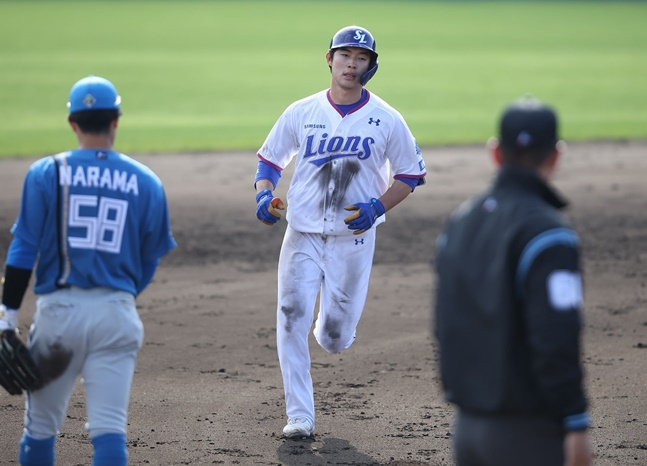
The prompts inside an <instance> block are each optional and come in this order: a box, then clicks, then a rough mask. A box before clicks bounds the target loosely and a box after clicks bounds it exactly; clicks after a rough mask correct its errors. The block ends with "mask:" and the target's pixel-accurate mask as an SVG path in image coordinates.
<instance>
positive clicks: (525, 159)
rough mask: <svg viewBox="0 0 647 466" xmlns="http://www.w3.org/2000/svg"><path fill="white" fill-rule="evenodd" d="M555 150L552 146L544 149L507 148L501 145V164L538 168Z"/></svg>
mask: <svg viewBox="0 0 647 466" xmlns="http://www.w3.org/2000/svg"><path fill="white" fill-rule="evenodd" d="M555 150H556V147H555V146H554V145H553V146H544V147H533V148H530V147H525V148H522V147H508V146H506V145H504V144H501V154H502V156H503V163H507V164H511V165H520V166H524V167H530V168H537V167H540V166H541V165H542V164H543V163H544V162H545V161H546V159H548V158H549V157H550V156H551V155H552V154H553V153H554V152H555Z"/></svg>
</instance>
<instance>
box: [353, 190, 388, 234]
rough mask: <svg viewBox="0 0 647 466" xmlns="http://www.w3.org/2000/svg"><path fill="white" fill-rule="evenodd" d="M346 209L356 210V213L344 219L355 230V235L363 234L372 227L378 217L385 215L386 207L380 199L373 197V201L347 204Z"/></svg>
mask: <svg viewBox="0 0 647 466" xmlns="http://www.w3.org/2000/svg"><path fill="white" fill-rule="evenodd" d="M344 210H354V211H355V213H354V214H352V215H349V216H348V217H346V218H345V219H344V223H345V224H346V225H348V228H349V229H350V230H355V231H353V234H354V235H361V234H362V233H364V232H365V231H366V230H368V229H369V228H371V227H372V226H373V224H374V223H375V220H377V218H378V217H380V216H382V215H384V212H386V209H385V208H384V204H382V202H380V201H379V200H378V199H375V198H373V199H371V202H368V203H365V202H360V203H358V204H354V205H347V206H346V207H344Z"/></svg>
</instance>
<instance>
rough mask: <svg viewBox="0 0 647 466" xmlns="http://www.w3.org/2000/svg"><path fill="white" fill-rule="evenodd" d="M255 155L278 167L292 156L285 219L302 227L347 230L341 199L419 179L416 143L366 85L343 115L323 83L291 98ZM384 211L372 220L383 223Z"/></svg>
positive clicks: (364, 197) (364, 198)
mask: <svg viewBox="0 0 647 466" xmlns="http://www.w3.org/2000/svg"><path fill="white" fill-rule="evenodd" d="M259 155H260V156H261V157H262V158H264V159H265V160H266V161H267V162H269V163H271V164H273V165H275V166H277V167H278V168H280V169H283V168H285V167H286V166H287V165H288V164H289V163H290V161H291V160H292V158H293V157H295V156H296V165H295V168H294V175H293V177H292V182H291V184H290V188H289V190H288V194H287V201H288V210H287V214H286V218H287V221H288V223H289V224H290V226H291V227H292V228H293V229H295V230H297V231H301V232H305V233H320V234H324V235H342V234H343V235H346V234H351V235H352V234H353V231H352V230H349V229H348V226H347V225H346V224H345V223H344V218H345V217H347V216H348V215H350V213H349V212H348V211H345V210H344V206H347V205H351V204H356V203H359V202H368V201H370V199H371V198H374V197H375V198H379V197H380V196H381V195H382V194H383V193H384V192H385V191H386V190H387V189H388V187H389V184H390V183H389V176H390V174H391V172H392V173H393V175H394V176H395V177H398V176H402V177H404V178H414V179H420V180H422V179H424V176H425V174H426V173H425V164H424V161H423V159H422V155H421V153H420V149H419V148H418V145H417V144H416V141H415V139H414V137H413V135H412V134H411V131H410V130H409V128H408V126H407V124H406V122H405V121H404V119H403V118H402V115H400V113H399V112H398V111H397V110H395V109H394V108H392V107H391V106H390V105H388V104H387V103H386V102H384V101H383V100H382V99H380V98H379V97H378V96H376V95H375V94H372V93H368V91H367V99H366V102H365V103H364V105H362V106H360V107H358V108H356V109H354V110H353V111H351V112H350V113H348V114H347V115H346V116H343V113H342V112H341V110H340V109H339V108H338V107H337V106H336V105H335V104H334V103H333V102H332V100H330V96H329V91H328V90H324V91H321V92H318V93H316V94H314V95H311V96H309V97H306V98H304V99H301V100H299V101H296V102H294V103H293V104H292V105H290V106H289V107H288V108H287V109H286V110H285V111H284V112H283V114H282V115H281V117H280V118H279V119H278V121H277V122H276V123H275V124H274V127H273V128H272V130H271V131H270V133H269V135H268V136H267V139H266V140H265V142H264V143H263V146H262V147H261V149H260V150H259ZM384 220H385V216H384V215H383V216H381V217H379V218H378V219H377V221H376V222H375V226H377V225H378V224H380V223H382V222H383V221H384Z"/></svg>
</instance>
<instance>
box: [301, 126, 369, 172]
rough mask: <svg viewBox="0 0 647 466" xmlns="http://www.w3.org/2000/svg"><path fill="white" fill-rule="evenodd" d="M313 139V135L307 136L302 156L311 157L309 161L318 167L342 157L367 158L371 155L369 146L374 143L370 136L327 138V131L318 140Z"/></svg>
mask: <svg viewBox="0 0 647 466" xmlns="http://www.w3.org/2000/svg"><path fill="white" fill-rule="evenodd" d="M314 139H315V136H314V135H310V136H308V137H307V139H306V148H305V151H304V153H303V158H305V159H307V158H312V159H311V160H310V162H311V163H314V164H315V165H316V166H318V167H320V166H322V165H324V164H325V163H327V162H330V161H331V160H334V159H339V158H342V157H357V158H358V159H360V160H364V159H367V158H369V157H370V156H371V146H373V144H375V139H373V138H372V137H370V136H368V137H365V138H361V137H359V136H349V137H347V138H345V137H342V136H334V137H332V138H330V139H328V133H323V134H322V135H321V139H319V141H317V142H315V140H314Z"/></svg>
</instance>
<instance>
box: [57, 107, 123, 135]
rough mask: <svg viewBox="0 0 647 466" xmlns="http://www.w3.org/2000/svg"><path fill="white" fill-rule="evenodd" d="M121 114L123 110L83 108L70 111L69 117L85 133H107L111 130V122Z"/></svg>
mask: <svg viewBox="0 0 647 466" xmlns="http://www.w3.org/2000/svg"><path fill="white" fill-rule="evenodd" d="M120 116H121V111H120V110H116V109H107V110H83V111H80V112H74V113H70V115H69V116H68V118H67V119H68V121H70V122H74V123H76V124H77V125H79V128H80V129H81V131H82V132H84V133H90V134H106V133H108V132H109V131H110V124H111V123H112V122H113V121H114V120H116V119H117V118H119V117H120Z"/></svg>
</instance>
